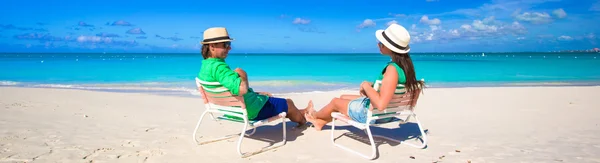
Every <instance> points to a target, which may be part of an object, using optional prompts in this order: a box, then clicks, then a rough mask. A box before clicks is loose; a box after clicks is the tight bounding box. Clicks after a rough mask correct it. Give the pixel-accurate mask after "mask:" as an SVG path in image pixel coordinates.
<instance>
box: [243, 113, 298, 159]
mask: <svg viewBox="0 0 600 163" xmlns="http://www.w3.org/2000/svg"><path fill="white" fill-rule="evenodd" d="M285 116H286V113H281V114H280V115H279V117H280V118H281V122H282V123H283V124H282V128H283V140H282V141H281V142H278V143H275V144H273V145H271V146H269V147H265V148H262V149H260V150H257V151H252V152H246V153H243V154H241V151H240V145H238V151H239V153H240V154H241V155H242V158H246V157H250V156H253V155H256V154H259V153H262V152H265V151H269V150H271V149H275V148H279V147H281V146H283V145H285V144H286V142H287V136H286V131H287V129H286V124H285V119H286V118H285ZM255 129H256V128H255ZM244 131H245V129H244ZM240 144H241V138H240Z"/></svg>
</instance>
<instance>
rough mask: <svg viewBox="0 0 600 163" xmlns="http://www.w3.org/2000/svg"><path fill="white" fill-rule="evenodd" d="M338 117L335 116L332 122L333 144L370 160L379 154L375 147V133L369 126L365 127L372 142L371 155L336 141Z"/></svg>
mask: <svg viewBox="0 0 600 163" xmlns="http://www.w3.org/2000/svg"><path fill="white" fill-rule="evenodd" d="M336 119H337V118H335V117H333V120H332V121H331V122H332V124H331V142H332V143H333V145H335V146H337V147H340V148H342V149H344V150H346V151H349V152H352V153H354V154H356V155H359V156H360V157H363V158H366V159H369V160H372V159H374V158H375V157H376V155H377V148H376V147H375V141H374V140H373V135H372V134H371V128H370V127H367V128H366V129H365V130H366V133H367V136H368V137H369V142H370V143H371V156H367V155H365V154H362V153H359V152H358V151H355V150H352V149H350V148H348V147H345V146H342V145H340V144H337V143H335V138H334V136H333V135H334V132H335V120H336Z"/></svg>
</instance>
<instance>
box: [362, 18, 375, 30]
mask: <svg viewBox="0 0 600 163" xmlns="http://www.w3.org/2000/svg"><path fill="white" fill-rule="evenodd" d="M375 25H377V24H376V23H375V21H373V20H372V19H365V20H364V21H363V22H362V23H360V24H359V25H358V28H368V27H375Z"/></svg>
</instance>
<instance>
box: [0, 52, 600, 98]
mask: <svg viewBox="0 0 600 163" xmlns="http://www.w3.org/2000/svg"><path fill="white" fill-rule="evenodd" d="M411 56H412V58H413V61H414V64H415V67H416V70H417V78H418V79H425V81H426V82H427V85H428V86H429V87H482V86H539V85H553V86H564V85H600V54H599V53H413V54H411ZM201 61H202V56H201V55H200V54H142V53H134V54H122V53H115V54H109V53H100V54H91V53H90V54H88V53H50V54H40V53H19V54H16V53H0V86H13V87H14V86H17V87H51V88H71V89H86V90H99V91H117V92H147V93H159V94H167V95H195V94H197V93H196V88H195V83H194V77H195V76H196V75H197V74H198V72H199V70H200V64H201ZM226 61H227V62H228V63H229V64H230V66H231V68H232V69H234V68H236V67H240V68H242V69H244V70H246V71H247V73H248V75H249V77H250V79H249V80H250V86H251V87H253V88H254V89H255V90H257V91H268V92H273V93H292V92H312V91H330V90H340V89H357V88H358V85H359V84H360V83H361V82H362V81H364V80H367V81H372V80H374V79H375V78H376V77H377V75H378V74H379V73H380V72H381V70H382V68H383V67H384V66H385V64H386V63H387V62H388V61H389V58H387V57H386V56H383V55H381V54H274V53H273V54H230V55H229V57H228V58H227V59H226Z"/></svg>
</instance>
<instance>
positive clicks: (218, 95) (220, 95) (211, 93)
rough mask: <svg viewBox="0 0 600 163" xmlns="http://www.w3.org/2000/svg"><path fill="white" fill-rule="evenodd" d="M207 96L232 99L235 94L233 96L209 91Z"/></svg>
mask: <svg viewBox="0 0 600 163" xmlns="http://www.w3.org/2000/svg"><path fill="white" fill-rule="evenodd" d="M206 96H208V97H215V98H218V97H231V96H233V94H231V92H219V93H216V92H208V91H206Z"/></svg>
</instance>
